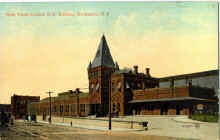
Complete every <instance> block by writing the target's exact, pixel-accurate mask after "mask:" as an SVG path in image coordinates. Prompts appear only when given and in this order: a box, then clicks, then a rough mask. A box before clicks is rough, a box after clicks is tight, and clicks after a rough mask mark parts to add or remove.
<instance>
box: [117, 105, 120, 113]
mask: <svg viewBox="0 0 220 140" xmlns="http://www.w3.org/2000/svg"><path fill="white" fill-rule="evenodd" d="M117 106H118V112H120V103H118V105H117Z"/></svg>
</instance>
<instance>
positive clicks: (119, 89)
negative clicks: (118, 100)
mask: <svg viewBox="0 0 220 140" xmlns="http://www.w3.org/2000/svg"><path fill="white" fill-rule="evenodd" d="M118 91H120V92H121V81H119V82H118Z"/></svg>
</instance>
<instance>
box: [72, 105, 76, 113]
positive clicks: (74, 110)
mask: <svg viewBox="0 0 220 140" xmlns="http://www.w3.org/2000/svg"><path fill="white" fill-rule="evenodd" d="M72 112H76V105H75V104H72Z"/></svg>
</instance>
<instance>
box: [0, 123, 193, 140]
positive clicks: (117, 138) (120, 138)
mask: <svg viewBox="0 0 220 140" xmlns="http://www.w3.org/2000/svg"><path fill="white" fill-rule="evenodd" d="M0 136H1V137H0V138H1V139H0V140H113V139H114V140H143V139H144V140H189V139H183V138H172V137H167V136H152V135H142V134H135V133H131V132H126V131H124V132H116V131H99V130H88V129H80V128H72V127H67V126H58V125H49V124H41V123H32V124H30V123H24V122H21V121H16V122H15V124H14V125H13V126H9V127H4V128H0ZM190 140H193V139H190Z"/></svg>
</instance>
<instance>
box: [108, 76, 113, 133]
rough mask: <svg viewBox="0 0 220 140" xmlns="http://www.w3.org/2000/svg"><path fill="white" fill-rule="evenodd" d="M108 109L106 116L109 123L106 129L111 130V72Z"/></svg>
mask: <svg viewBox="0 0 220 140" xmlns="http://www.w3.org/2000/svg"><path fill="white" fill-rule="evenodd" d="M108 95H109V111H108V113H109V114H108V116H109V125H108V127H109V128H108V129H109V130H111V129H112V113H111V74H110V79H109V94H108Z"/></svg>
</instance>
